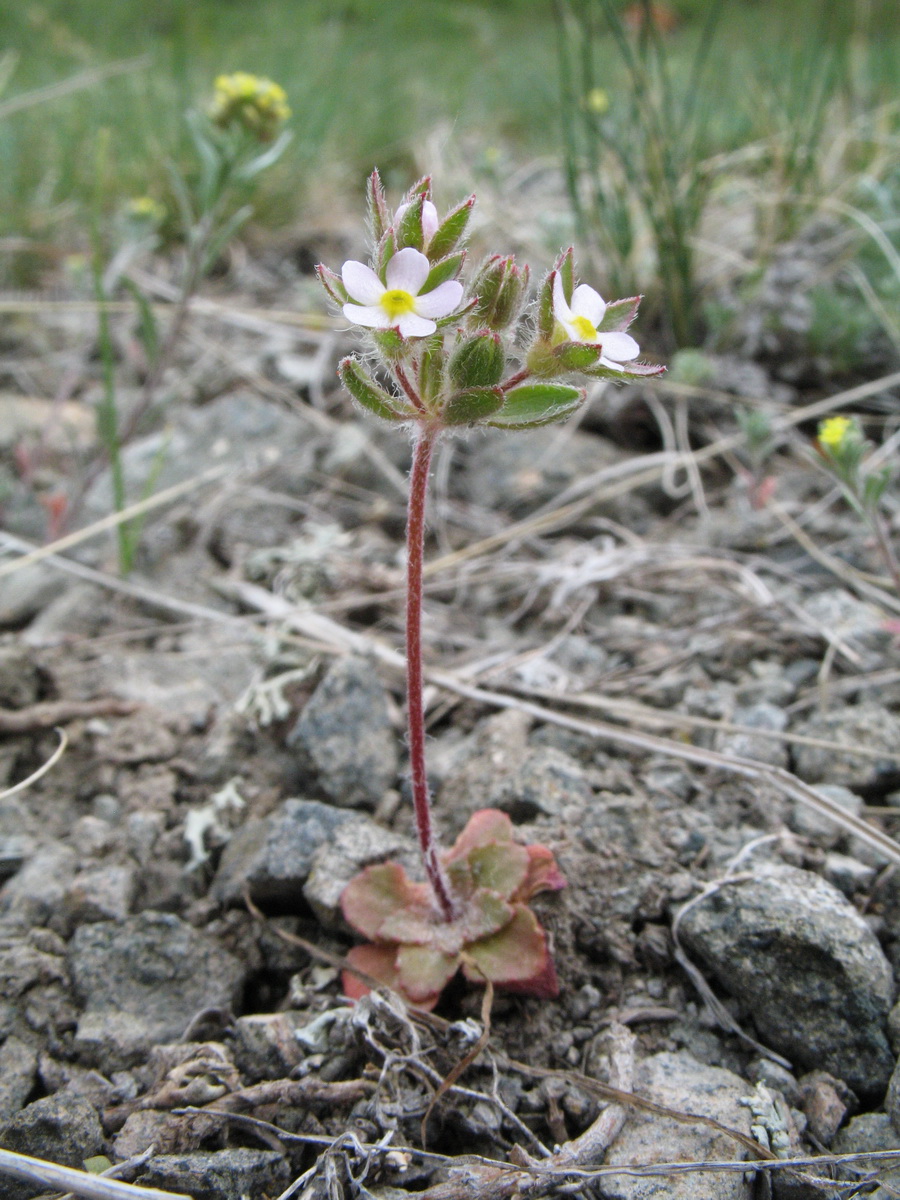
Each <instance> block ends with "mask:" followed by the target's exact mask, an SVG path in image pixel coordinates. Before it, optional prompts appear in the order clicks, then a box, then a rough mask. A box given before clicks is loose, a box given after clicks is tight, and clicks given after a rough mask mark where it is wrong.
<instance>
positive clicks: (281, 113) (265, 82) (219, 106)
mask: <svg viewBox="0 0 900 1200" xmlns="http://www.w3.org/2000/svg"><path fill="white" fill-rule="evenodd" d="M290 115H291V110H290V109H289V108H288V105H287V96H286V95H285V92H284V88H282V87H279V85H278V84H277V83H273V82H272V80H271V79H263V78H261V77H260V76H259V75H250V74H249V73H248V72H247V71H235V73H234V74H233V75H219V76H218V77H217V78H216V81H215V89H214V92H213V98H212V102H211V104H210V106H209V119H210V120H211V121H212V123H213V124H214V125H218V126H219V128H220V129H234V128H240V129H243V130H244V131H245V132H247V133H249V134H252V135H253V136H254V137H255V138H258V140H259V141H261V142H270V141H272V139H273V138H274V136H275V134H276V133H277V131H278V127H279V125H282V124H283V123H284V122H285V121H286V120H287V119H288V117H289V116H290Z"/></svg>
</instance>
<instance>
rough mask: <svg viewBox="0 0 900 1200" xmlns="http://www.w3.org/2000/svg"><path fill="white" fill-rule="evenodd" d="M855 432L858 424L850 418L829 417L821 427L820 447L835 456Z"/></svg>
mask: <svg viewBox="0 0 900 1200" xmlns="http://www.w3.org/2000/svg"><path fill="white" fill-rule="evenodd" d="M855 432H856V423H855V422H854V421H853V420H852V419H851V418H850V417H828V418H827V419H826V420H824V421H822V422H821V424H820V425H819V445H820V446H822V447H823V449H825V450H830V451H831V452H832V454H834V453H836V452H838V451H839V450H840V449H841V447H842V446H843V445H844V444H845V443H846V441H847V439H848V437H851V436H852V435H853V434H854V433H855Z"/></svg>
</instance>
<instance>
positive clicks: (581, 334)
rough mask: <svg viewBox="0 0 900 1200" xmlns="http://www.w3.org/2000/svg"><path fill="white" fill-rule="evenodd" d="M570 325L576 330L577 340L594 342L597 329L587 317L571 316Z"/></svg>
mask: <svg viewBox="0 0 900 1200" xmlns="http://www.w3.org/2000/svg"><path fill="white" fill-rule="evenodd" d="M572 325H573V326H574V327H575V329H576V330H577V331H578V341H579V342H596V340H597V329H596V327H595V326H594V325H592V324H591V323H590V321H589V320H588V319H587V317H573V318H572Z"/></svg>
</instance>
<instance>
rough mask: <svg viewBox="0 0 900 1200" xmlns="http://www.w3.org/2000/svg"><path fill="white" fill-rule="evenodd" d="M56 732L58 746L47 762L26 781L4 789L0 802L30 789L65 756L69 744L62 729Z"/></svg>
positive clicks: (23, 780) (0, 795) (0, 793)
mask: <svg viewBox="0 0 900 1200" xmlns="http://www.w3.org/2000/svg"><path fill="white" fill-rule="evenodd" d="M56 732H57V734H58V735H59V745H58V746H57V747H56V749H55V750H54V751H53V753H52V754H51V755H50V757H49V758H48V759H47V761H46V762H45V763H43V764H42V765H41V766H40V767H38V769H37V770H36V771H33V772H32V773H31V774H30V775H29V776H28V778H27V779H22V780H20V781H19V782H18V783H17V784H15V785H14V786H13V787H10V788H6V790H5V791H2V792H0V800H6V799H8V798H9V797H10V796H15V795H16V794H17V793H18V792H24V791H25V789H26V788H29V787H31V785H32V784H33V783H37V781H38V780H39V779H42V778H43V777H44V775H46V774H47V772H48V771H51V770H52V769H53V768H54V767H55V766H56V764H57V763H58V762H59V760H60V759H61V758H62V756H63V755H64V754H65V752H66V746H68V744H69V739H68V737H66V733H65V730H64V729H57V731H56Z"/></svg>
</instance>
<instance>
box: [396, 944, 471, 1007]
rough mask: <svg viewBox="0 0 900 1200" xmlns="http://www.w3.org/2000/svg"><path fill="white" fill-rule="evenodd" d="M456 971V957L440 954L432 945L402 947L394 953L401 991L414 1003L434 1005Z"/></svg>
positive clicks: (457, 960) (457, 958)
mask: <svg viewBox="0 0 900 1200" xmlns="http://www.w3.org/2000/svg"><path fill="white" fill-rule="evenodd" d="M458 968H459V955H458V954H443V953H442V952H441V951H440V950H436V949H434V947H432V946H401V947H400V949H399V950H398V952H397V978H398V982H399V984H400V988H401V990H402V992H403V994H404V995H405V996H408V997H409V999H410V1000H412V1001H413V1003H415V1004H421V1003H422V1002H423V1001H424V1002H425V1003H428V1002H429V1001H431V1003H432V1004H433V1003H434V1000H435V999H436V998H437V996H439V995H440V993H441V992H442V990H443V989H444V987H445V986H446V985H447V984H448V983H449V982H450V980H451V979H452V978H453V976H454V975H455V974H456V972H457V969H458Z"/></svg>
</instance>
